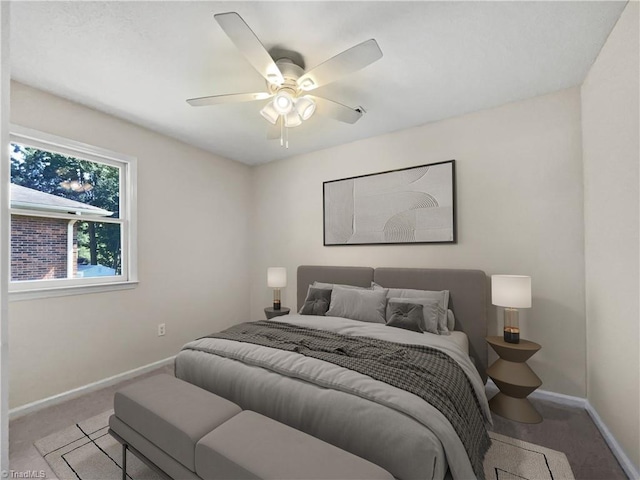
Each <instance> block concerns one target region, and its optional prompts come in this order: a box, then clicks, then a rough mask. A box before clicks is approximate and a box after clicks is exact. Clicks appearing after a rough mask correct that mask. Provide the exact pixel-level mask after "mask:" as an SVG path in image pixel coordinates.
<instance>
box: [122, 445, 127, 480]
mask: <svg viewBox="0 0 640 480" xmlns="http://www.w3.org/2000/svg"><path fill="white" fill-rule="evenodd" d="M122 480H127V444H126V443H123V444H122Z"/></svg>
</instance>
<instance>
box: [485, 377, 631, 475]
mask: <svg viewBox="0 0 640 480" xmlns="http://www.w3.org/2000/svg"><path fill="white" fill-rule="evenodd" d="M487 387H488V388H489V389H490V390H493V391H496V392H497V391H498V387H497V386H496V384H495V383H493V380H491V379H490V378H489V379H487ZM529 398H534V399H537V400H546V401H548V402H554V403H559V404H561V405H566V406H569V407H578V408H584V409H585V410H586V411H587V413H588V414H589V416H590V417H591V419H592V420H593V423H595V425H596V427H597V428H598V430H599V431H600V434H601V435H602V437H603V438H604V440H605V442H607V445H608V446H609V448H610V449H611V452H612V453H613V455H614V456H615V457H616V459H617V460H618V463H620V466H621V467H622V470H624V473H625V474H626V475H627V477H629V478H630V479H631V480H640V471H638V467H636V466H635V465H634V464H633V462H632V461H631V460H630V459H629V457H628V456H627V454H626V453H625V452H624V450H623V449H622V447H621V446H620V444H619V443H618V441H617V440H616V439H615V437H614V436H613V434H612V433H611V431H610V430H609V429H608V428H607V426H606V424H605V423H604V422H603V421H602V419H601V418H600V415H598V412H596V410H595V409H594V408H593V406H592V405H591V404H590V403H589V400H587V399H586V398H582V397H573V396H571V395H565V394H563V393H556V392H549V391H547V390H536V391H535V392H533V393H532V394H531V395H529Z"/></svg>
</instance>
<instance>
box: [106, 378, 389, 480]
mask: <svg viewBox="0 0 640 480" xmlns="http://www.w3.org/2000/svg"><path fill="white" fill-rule="evenodd" d="M114 410H115V414H114V415H112V416H111V418H110V419H109V426H110V433H111V434H112V435H113V436H114V437H115V438H116V439H117V440H118V441H119V442H120V443H122V455H123V459H122V464H123V465H122V467H123V468H122V471H123V477H122V478H123V479H126V453H127V450H131V451H132V452H133V453H134V454H135V455H136V456H137V457H138V458H140V459H141V460H142V461H144V462H145V463H147V464H148V465H149V466H150V467H151V468H153V469H154V470H156V471H158V472H159V473H160V474H162V475H163V476H165V477H169V478H174V479H180V480H182V479H205V480H222V479H224V480H231V479H237V480H240V479H270V480H276V479H296V480H304V479H309V480H311V479H323V480H329V479H335V480H338V479H340V480H347V479H354V480H355V479H361V480H365V479H367V480H393V477H392V476H391V474H390V473H388V472H387V471H386V470H383V469H382V468H380V467H378V466H377V465H374V464H373V463H371V462H368V461H367V460H364V459H362V458H360V457H357V456H355V455H353V454H351V453H348V452H345V451H344V450H341V449H339V448H337V447H335V446H333V445H330V444H328V443H326V442H323V441H322V440H319V439H317V438H315V437H312V436H310V435H307V434H306V433H303V432H301V431H299V430H295V429H293V428H291V427H288V426H286V425H283V424H281V423H279V422H276V421H275V420H272V419H270V418H267V417H265V416H263V415H260V414H258V413H255V412H251V411H248V410H246V411H242V410H241V409H240V407H239V406H237V405H236V404H234V403H232V402H230V401H228V400H225V399H223V398H220V397H218V396H217V395H214V394H212V393H210V392H207V391H205V390H203V389H201V388H199V387H196V386H194V385H192V384H190V383H187V382H184V381H182V380H179V379H177V378H174V377H171V376H169V375H156V376H154V377H150V378H148V379H145V380H142V381H140V382H138V383H135V384H133V385H130V386H128V387H125V388H124V389H122V390H120V391H118V392H117V393H116V395H115V398H114Z"/></svg>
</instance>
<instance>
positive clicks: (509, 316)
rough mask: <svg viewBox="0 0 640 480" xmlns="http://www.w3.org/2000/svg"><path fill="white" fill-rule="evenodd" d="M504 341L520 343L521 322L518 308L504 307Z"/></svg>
mask: <svg viewBox="0 0 640 480" xmlns="http://www.w3.org/2000/svg"><path fill="white" fill-rule="evenodd" d="M504 341H505V342H507V343H520V324H519V322H518V309H517V308H505V309H504Z"/></svg>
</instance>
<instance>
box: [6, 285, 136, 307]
mask: <svg viewBox="0 0 640 480" xmlns="http://www.w3.org/2000/svg"><path fill="white" fill-rule="evenodd" d="M137 286H138V282H137V281H128V282H113V283H101V284H93V285H67V286H63V287H53V288H39V289H37V290H36V289H34V290H16V291H13V292H12V291H11V290H9V301H10V302H20V301H23V300H35V299H38V298H53V297H66V296H68V295H85V294H88V293H102V292H115V291H118V290H130V289H132V288H136V287H137ZM9 288H11V287H9Z"/></svg>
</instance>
